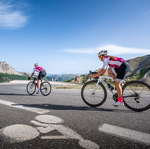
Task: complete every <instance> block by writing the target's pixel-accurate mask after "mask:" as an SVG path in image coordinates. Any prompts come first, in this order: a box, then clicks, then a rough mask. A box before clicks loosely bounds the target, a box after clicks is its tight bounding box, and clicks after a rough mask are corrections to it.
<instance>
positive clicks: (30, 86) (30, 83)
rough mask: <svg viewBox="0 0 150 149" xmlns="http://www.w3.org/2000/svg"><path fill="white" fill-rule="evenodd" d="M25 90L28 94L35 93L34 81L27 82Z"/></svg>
mask: <svg viewBox="0 0 150 149" xmlns="http://www.w3.org/2000/svg"><path fill="white" fill-rule="evenodd" d="M30 89H31V90H30ZM26 90H27V93H28V94H29V95H33V94H34V93H35V90H36V85H35V83H33V82H29V83H28V84H27V87H26Z"/></svg>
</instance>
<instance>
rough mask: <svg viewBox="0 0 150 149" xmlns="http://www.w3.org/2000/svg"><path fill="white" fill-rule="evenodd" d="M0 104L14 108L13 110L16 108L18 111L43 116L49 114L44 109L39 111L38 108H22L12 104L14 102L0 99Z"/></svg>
mask: <svg viewBox="0 0 150 149" xmlns="http://www.w3.org/2000/svg"><path fill="white" fill-rule="evenodd" d="M0 104H3V105H7V106H10V107H15V108H18V109H23V110H27V111H30V112H35V113H38V114H45V113H48V112H50V111H49V110H44V109H40V108H33V107H27V106H23V105H20V104H17V103H14V102H10V101H5V100H1V99H0Z"/></svg>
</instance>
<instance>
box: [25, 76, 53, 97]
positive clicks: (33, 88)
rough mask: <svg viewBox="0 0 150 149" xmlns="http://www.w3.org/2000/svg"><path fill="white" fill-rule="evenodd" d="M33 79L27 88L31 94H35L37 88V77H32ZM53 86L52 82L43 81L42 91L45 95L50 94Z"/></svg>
mask: <svg viewBox="0 0 150 149" xmlns="http://www.w3.org/2000/svg"><path fill="white" fill-rule="evenodd" d="M32 78H33V81H30V82H29V83H28V84H27V87H26V90H27V93H28V94H29V95H33V94H34V93H35V91H36V88H37V81H36V80H37V78H36V77H32ZM51 90H52V87H51V84H50V83H49V82H47V81H44V82H41V85H40V91H41V93H42V94H43V95H44V96H48V95H49V94H50V93H51Z"/></svg>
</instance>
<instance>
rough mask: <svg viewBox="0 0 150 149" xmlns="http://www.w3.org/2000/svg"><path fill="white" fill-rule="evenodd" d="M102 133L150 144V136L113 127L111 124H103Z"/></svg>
mask: <svg viewBox="0 0 150 149" xmlns="http://www.w3.org/2000/svg"><path fill="white" fill-rule="evenodd" d="M98 129H99V131H100V132H105V133H109V134H112V135H116V136H120V137H124V138H127V139H133V140H135V141H139V142H142V143H146V144H150V134H147V133H143V132H139V131H134V130H131V129H127V128H122V127H118V126H113V125H109V124H103V125H102V126H99V128H98Z"/></svg>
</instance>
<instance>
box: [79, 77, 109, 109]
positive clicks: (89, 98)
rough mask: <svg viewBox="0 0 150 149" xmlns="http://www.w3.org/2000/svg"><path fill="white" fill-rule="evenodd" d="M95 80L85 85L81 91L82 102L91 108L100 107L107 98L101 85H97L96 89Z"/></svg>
mask: <svg viewBox="0 0 150 149" xmlns="http://www.w3.org/2000/svg"><path fill="white" fill-rule="evenodd" d="M96 84H97V80H92V81H89V82H87V83H85V84H84V85H83V87H82V89H81V97H82V99H83V101H84V102H85V103H86V104H87V105H89V106H91V107H97V106H100V105H102V104H103V103H104V102H105V100H106V97H107V92H106V89H105V87H104V85H103V84H102V83H99V85H98V87H97V89H96V90H95V88H96Z"/></svg>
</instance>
